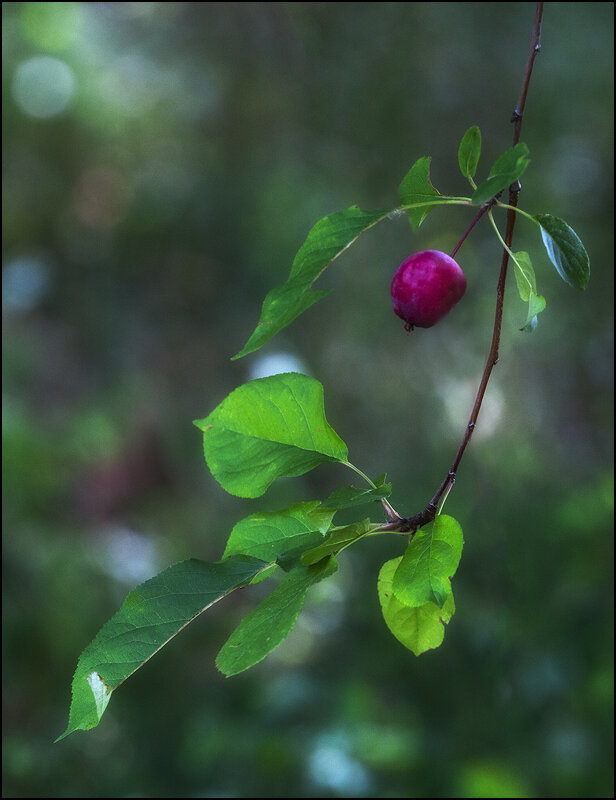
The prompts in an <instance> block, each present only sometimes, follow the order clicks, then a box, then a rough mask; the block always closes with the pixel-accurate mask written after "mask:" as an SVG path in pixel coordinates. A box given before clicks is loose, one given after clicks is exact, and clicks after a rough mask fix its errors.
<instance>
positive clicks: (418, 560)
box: [393, 514, 463, 608]
mask: <svg viewBox="0 0 616 800" xmlns="http://www.w3.org/2000/svg"><path fill="white" fill-rule="evenodd" d="M462 545H463V538H462V528H461V527H460V525H459V524H458V523H457V522H456V520H455V519H454V518H453V517H448V516H446V515H445V514H439V515H438V516H437V517H436V519H435V520H434V522H431V523H429V524H428V525H426V526H425V527H424V528H421V529H420V530H419V531H417V533H416V534H415V536H414V537H413V538H412V539H411V541H410V543H409V546H408V548H407V551H406V553H405V554H404V556H403V558H402V561H401V562H400V564H399V566H398V569H397V570H396V574H395V575H394V579H393V589H394V593H395V595H396V597H397V599H398V600H399V601H400V602H401V603H404V605H407V606H410V607H413V608H416V607H419V606H423V605H425V603H428V602H430V603H436V605H437V606H438V607H439V608H442V607H443V604H444V602H445V600H446V599H447V597H448V595H449V593H450V591H451V589H450V585H449V578H451V577H452V576H453V575H454V573H455V571H456V569H457V568H458V564H459V562H460V556H461V554H462Z"/></svg>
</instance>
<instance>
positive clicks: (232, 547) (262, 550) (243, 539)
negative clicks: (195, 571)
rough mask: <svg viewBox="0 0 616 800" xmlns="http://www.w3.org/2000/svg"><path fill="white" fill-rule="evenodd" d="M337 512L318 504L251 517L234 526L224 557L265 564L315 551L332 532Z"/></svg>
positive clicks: (300, 504)
mask: <svg viewBox="0 0 616 800" xmlns="http://www.w3.org/2000/svg"><path fill="white" fill-rule="evenodd" d="M335 513H336V511H335V509H332V508H322V506H321V503H320V502H319V501H318V500H313V501H310V502H308V503H298V504H297V505H294V506H290V507H289V508H285V509H284V510H282V511H262V512H259V513H258V514H251V515H250V516H249V517H246V518H245V519H243V520H241V521H240V522H238V523H237V525H235V527H234V528H233V530H232V531H231V535H230V536H229V540H228V541H227V546H226V548H225V552H224V557H225V558H227V557H228V556H230V555H234V554H236V553H244V554H246V555H249V556H254V557H255V558H261V559H263V560H264V561H275V560H276V559H277V558H278V557H279V556H282V555H285V554H286V553H288V552H290V551H292V550H296V549H298V548H300V547H303V548H304V549H307V548H310V547H316V545H318V544H320V543H321V542H322V541H323V540H324V539H325V536H326V534H327V531H328V530H329V526H330V525H331V521H332V519H333V516H334V514H335Z"/></svg>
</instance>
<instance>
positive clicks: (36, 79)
mask: <svg viewBox="0 0 616 800" xmlns="http://www.w3.org/2000/svg"><path fill="white" fill-rule="evenodd" d="M76 84H77V81H76V80H75V73H74V72H73V70H72V69H71V68H70V67H69V66H68V64H65V63H64V61H60V60H59V59H58V58H51V57H49V56H35V57H34V58H29V59H28V60H27V61H22V63H21V64H20V65H19V66H18V67H17V69H16V71H15V77H14V78H13V87H12V88H13V97H14V98H15V101H16V102H17V104H18V105H19V107H20V108H21V109H22V111H24V112H25V113H26V114H28V115H29V116H31V117H37V118H38V119H47V118H49V117H55V116H56V115H57V114H60V113H62V111H64V110H65V109H66V108H67V106H68V105H69V103H70V102H71V99H72V98H73V95H74V94H75V88H76Z"/></svg>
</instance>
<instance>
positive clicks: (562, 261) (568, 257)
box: [534, 214, 590, 289]
mask: <svg viewBox="0 0 616 800" xmlns="http://www.w3.org/2000/svg"><path fill="white" fill-rule="evenodd" d="M534 219H535V220H536V221H537V222H538V223H539V225H540V226H541V238H542V239H543V244H544V245H545V249H546V250H547V253H548V256H549V259H550V261H551V262H552V264H554V266H555V267H556V271H557V272H558V274H559V275H560V277H561V278H562V279H563V280H564V281H565V282H566V283H568V284H569V285H570V286H573V287H574V288H575V289H585V288H586V287H587V286H588V281H589V279H590V259H589V258H588V253H587V252H586V249H585V248H584V245H583V244H582V242H581V239H580V237H579V236H578V235H577V233H576V232H575V231H574V230H573V228H571V227H570V226H569V225H567V223H566V222H565V221H564V220H563V219H560V218H559V217H554V216H552V214H535V217H534Z"/></svg>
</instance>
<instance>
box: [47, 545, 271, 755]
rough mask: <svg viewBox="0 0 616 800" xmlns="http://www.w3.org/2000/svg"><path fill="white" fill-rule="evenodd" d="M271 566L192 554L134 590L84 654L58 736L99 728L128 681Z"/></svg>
mask: <svg viewBox="0 0 616 800" xmlns="http://www.w3.org/2000/svg"><path fill="white" fill-rule="evenodd" d="M266 567H267V563H266V562H264V561H261V560H258V559H256V558H250V557H248V556H233V557H232V558H229V559H226V560H225V561H219V562H217V563H215V564H207V563H205V562H204V561H197V560H195V559H190V560H189V561H182V562H181V563H179V564H174V565H173V566H172V567H169V568H168V569H166V570H164V571H163V572H161V573H160V574H159V575H156V576H155V577H154V578H150V580H148V581H146V582H145V583H142V584H141V585H140V586H138V587H137V588H136V589H133V591H132V592H131V593H130V594H129V595H128V597H127V598H126V600H125V601H124V603H123V605H122V606H121V608H120V610H119V611H118V612H117V613H116V614H115V615H114V616H113V617H112V618H111V619H110V620H109V621H108V622H106V623H105V625H103V627H102V628H101V629H100V631H99V632H98V633H97V635H96V637H95V638H94V640H93V641H92V642H91V643H90V644H89V645H88V646H87V647H86V649H85V650H84V651H83V653H82V654H81V656H80V657H79V662H78V664H77V669H76V671H75V676H74V678H73V699H72V702H71V710H70V717H69V722H68V727H67V729H66V731H65V732H64V733H63V734H62V735H61V736H59V737H58V739H56V741H59V740H60V739H63V738H64V737H65V736H68V735H69V734H70V733H73V731H77V730H84V731H85V730H89V729H90V728H94V727H96V725H98V723H99V721H100V719H101V717H102V716H103V713H104V711H105V709H106V707H107V704H108V703H109V700H110V697H111V693H112V692H113V691H114V690H115V689H117V687H118V686H119V685H120V684H121V683H123V681H125V680H126V679H127V678H128V677H129V676H130V675H132V674H133V672H135V670H137V669H139V667H141V666H142V665H143V664H145V662H146V661H147V660H148V659H149V658H151V657H152V656H153V655H154V654H155V653H156V652H157V650H160V648H161V647H163V645H165V644H167V642H168V641H169V640H170V639H172V638H173V637H174V636H175V635H176V634H177V633H179V632H180V631H181V630H182V628H184V627H185V626H186V625H187V624H188V623H189V622H191V621H192V620H193V619H194V618H195V617H196V616H197V615H198V614H201V613H202V612H203V611H205V610H206V609H208V608H209V607H210V606H211V605H213V604H214V603H216V602H217V601H218V600H220V599H221V598H223V597H224V596H225V595H227V594H229V592H231V591H233V589H237V588H238V587H240V586H244V585H245V584H247V583H249V582H250V581H251V580H252V579H253V578H254V577H255V575H257V574H258V573H259V572H261V570H263V569H265V568H266Z"/></svg>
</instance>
